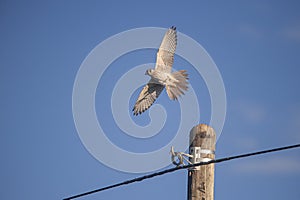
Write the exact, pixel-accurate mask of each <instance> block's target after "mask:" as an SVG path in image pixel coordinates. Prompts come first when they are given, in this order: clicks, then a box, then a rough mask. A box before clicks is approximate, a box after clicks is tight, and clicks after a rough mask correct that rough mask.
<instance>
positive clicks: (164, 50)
mask: <svg viewBox="0 0 300 200" xmlns="http://www.w3.org/2000/svg"><path fill="white" fill-rule="evenodd" d="M176 45H177V32H176V27H174V26H172V27H171V28H169V29H168V31H167V32H166V34H165V36H164V38H163V40H162V42H161V45H160V47H159V50H158V52H157V56H156V65H155V69H156V70H159V71H164V72H171V70H172V65H173V62H174V53H175V50H176Z"/></svg>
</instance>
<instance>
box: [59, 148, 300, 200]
mask: <svg viewBox="0 0 300 200" xmlns="http://www.w3.org/2000/svg"><path fill="white" fill-rule="evenodd" d="M298 147H300V144H296V145H291V146H285V147H280V148H274V149H268V150H264V151H257V152H253V153H247V154H241V155H237V156H231V157H226V158H220V159H215V160H210V161H208V162H200V163H196V164H190V165H184V166H178V167H174V168H170V169H166V170H163V171H159V172H155V173H153V174H149V175H145V176H140V177H137V178H134V179H130V180H127V181H124V182H120V183H116V184H114V185H109V186H107V187H103V188H99V189H95V190H92V191H89V192H85V193H81V194H78V195H74V196H71V197H67V198H65V199H64V200H70V199H75V198H78V197H82V196H86V195H89V194H93V193H96V192H101V191H104V190H108V189H111V188H115V187H119V186H121V185H127V184H130V183H134V182H138V181H142V180H145V179H148V178H153V177H155V176H160V175H163V174H166V173H170V172H174V171H177V170H181V169H186V168H191V167H197V166H202V165H209V164H212V163H221V162H225V161H229V160H234V159H239V158H245V157H250V156H255V155H260V154H266V153H271V152H275V151H283V150H287V149H293V148H298Z"/></svg>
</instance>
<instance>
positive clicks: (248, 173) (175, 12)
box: [0, 0, 300, 200]
mask: <svg viewBox="0 0 300 200" xmlns="http://www.w3.org/2000/svg"><path fill="white" fill-rule="evenodd" d="M299 8H300V5H299V2H297V1H259V0H255V1H226V2H224V1H214V2H207V1H188V2H183V1H181V2H174V1H163V2H161V1H145V2H142V1H128V2H117V1H103V2H101V1H76V2H75V1H44V2H41V1H1V2H0V27H1V28H0V36H1V37H0V44H1V45H0V58H1V67H0V77H1V78H0V82H1V84H0V93H1V101H0V102H1V103H0V106H1V112H0V121H1V126H0V133H1V134H0V156H1V167H0V184H1V192H0V198H1V199H49V200H50V199H61V198H63V197H67V196H70V195H74V194H77V193H81V192H85V191H88V190H91V189H95V188H99V187H104V186H107V185H110V184H114V183H116V182H120V181H123V180H126V179H131V178H134V177H136V176H140V175H143V174H132V173H124V172H120V171H117V170H114V169H111V168H109V167H107V166H105V165H104V164H102V163H101V162H99V161H98V160H97V159H95V158H94V157H93V156H92V155H91V154H90V153H89V152H88V151H87V149H86V148H85V147H84V145H83V144H82V142H81V140H80V138H79V136H78V133H77V130H76V127H75V124H74V120H73V113H72V91H73V84H74V81H75V78H76V74H77V72H78V70H79V68H80V65H81V64H82V62H83V61H84V59H85V58H86V57H87V55H88V54H89V53H90V52H91V51H92V49H94V48H95V47H96V46H97V45H98V44H99V43H100V42H102V41H104V40H105V39H107V38H108V37H110V36H112V35H114V34H117V33H120V32H122V31H126V30H129V29H132V28H138V27H164V28H168V27H170V26H172V25H175V26H177V27H178V30H179V31H180V32H182V33H184V34H186V35H188V36H190V37H192V38H193V39H194V40H196V41H197V42H198V43H200V44H201V45H202V46H203V47H204V48H205V49H206V51H207V52H208V53H209V54H210V56H211V57H212V59H213V60H214V62H215V63H216V65H217V66H218V69H219V71H220V73H221V75H222V78H223V81H224V85H225V89H226V96H227V115H226V121H225V125H224V128H223V131H222V134H221V136H220V137H219V140H218V143H217V151H216V157H217V158H221V157H225V156H229V155H236V154H240V153H245V152H251V151H257V150H263V149H267V148H273V147H278V146H284V145H290V144H295V143H299V142H300V133H299V129H300V103H299V102H300V94H299V89H298V87H299V85H300V80H299V77H298V76H299V73H300V69H299V66H300V58H299V52H300V13H299ZM179 42H180V41H179ZM154 58H155V51H154V50H145V51H141V52H135V53H134V52H133V53H129V54H128V55H127V54H126V55H124V56H123V57H121V58H120V59H119V60H117V61H116V62H114V63H113V64H112V66H111V67H110V68H109V69H108V70H107V71H106V72H105V74H104V76H103V79H102V81H103V80H110V82H107V84H106V85H104V86H102V85H99V86H98V88H97V94H96V108H97V115H98V119H100V120H102V121H101V123H102V124H104V126H105V129H106V130H107V132H110V133H111V134H109V135H108V136H107V137H109V138H110V139H111V140H112V141H113V142H114V144H116V145H118V146H120V147H122V148H124V149H127V150H130V151H134V152H145V151H147V150H155V149H157V148H160V147H161V146H162V145H164V143H165V142H166V141H169V140H170V138H172V134H173V132H174V131H176V126H177V124H176V123H177V121H178V119H177V118H176V113H177V114H178V113H179V111H178V105H177V104H176V102H170V101H169V100H168V99H167V96H166V94H165V93H164V92H163V94H162V96H161V97H160V99H159V100H158V101H157V102H158V103H160V104H161V105H163V106H164V107H165V109H166V110H167V111H168V112H171V114H169V116H175V117H172V118H171V119H169V118H168V120H171V121H167V122H166V126H165V127H164V129H163V130H162V132H161V133H160V134H159V135H157V138H156V137H153V138H150V139H149V140H141V139H136V138H130V137H128V136H127V135H125V134H124V133H123V132H122V130H120V129H119V128H118V127H117V126H116V124H115V122H114V121H113V119H112V117H111V113H110V110H109V107H108V106H109V104H108V103H109V98H110V96H111V93H110V92H111V87H112V86H111V85H112V84H114V81H116V80H115V79H117V77H120V76H121V75H122V74H123V73H125V72H126V70H129V69H130V67H131V66H136V65H139V64H143V63H149V62H154ZM175 62H177V64H176V65H177V66H175V67H176V68H178V69H179V68H180V69H182V68H185V67H186V68H187V69H188V70H190V71H192V68H191V67H190V66H188V64H187V63H185V61H184V60H181V59H180V58H176V57H175ZM185 64H186V66H185ZM121 65H122V66H123V65H124V68H122V69H121ZM118 67H119V68H118ZM110 76H112V77H114V78H113V79H110ZM194 76H195V75H193V73H191V80H190V81H191V84H193V87H195V89H196V90H197V91H199V92H197V97H198V98H199V101H200V106H201V108H200V111H201V121H200V122H201V123H208V121H209V119H210V109H209V108H210V100H209V94H208V91H207V89H206V88H205V83H204V82H203V80H202V79H201V77H200V78H198V79H197V78H193V77H194ZM100 83H101V81H100ZM137 94H138V91H136V92H135V93H134V94H133V97H132V99H131V101H130V103H131V104H132V103H133V101H134V98H135V97H136V96H137ZM183 99H184V97H183ZM105 105H107V106H105ZM130 106H132V105H130ZM130 106H129V107H130ZM172 106H173V107H174V109H173V108H172V111H170V110H171V107H172ZM128 109H130V108H128ZM174 113H175V114H174ZM106 116H107V117H106ZM133 120H134V121H135V122H136V123H137V124H140V125H146V124H147V123H148V122H149V116H148V115H147V114H146V115H143V116H141V118H133ZM173 120H174V122H173ZM176 120H177V121H176ZM195 125H196V124H195ZM191 128H192V127H191ZM103 153H109V152H103ZM116 159H118V157H116ZM169 167H171V166H169ZM299 180H300V156H299V150H289V151H285V152H280V153H274V154H269V155H265V156H258V157H253V158H247V159H242V160H236V161H230V162H227V163H221V164H217V165H216V179H215V199H244V200H248V199H249V200H250V199H254V198H255V199H274V200H277V199H299V197H300V191H299V189H298V184H299ZM186 188H187V173H186V171H178V172H176V173H172V174H168V175H164V176H162V177H157V178H154V179H150V180H147V181H143V182H140V183H136V184H132V185H128V186H126V187H120V188H117V189H113V190H108V191H105V192H102V193H98V194H94V195H91V196H87V197H85V198H82V199H119V198H125V199H141V198H142V199H146V200H147V199H153V198H155V199H185V198H186Z"/></svg>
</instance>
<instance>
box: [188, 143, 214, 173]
mask: <svg viewBox="0 0 300 200" xmlns="http://www.w3.org/2000/svg"><path fill="white" fill-rule="evenodd" d="M201 154H215V152H214V151H212V150H209V149H201V147H191V148H190V155H191V159H190V161H191V163H192V164H196V163H200V162H208V161H210V160H212V159H210V158H203V157H202V156H201ZM190 170H200V166H197V167H193V168H191V169H190Z"/></svg>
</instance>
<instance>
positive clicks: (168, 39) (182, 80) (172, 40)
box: [132, 26, 188, 115]
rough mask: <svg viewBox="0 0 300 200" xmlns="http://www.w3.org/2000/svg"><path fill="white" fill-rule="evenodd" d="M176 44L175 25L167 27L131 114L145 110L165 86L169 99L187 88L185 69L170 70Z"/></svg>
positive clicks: (173, 98) (172, 98)
mask: <svg viewBox="0 0 300 200" xmlns="http://www.w3.org/2000/svg"><path fill="white" fill-rule="evenodd" d="M176 45H177V32H176V27H174V26H172V27H171V28H169V29H168V30H167V32H166V34H165V36H164V38H163V40H162V43H161V45H160V47H159V49H158V52H157V55H156V64H155V68H154V69H148V70H147V71H146V73H145V75H149V76H150V77H151V79H150V81H149V82H148V83H147V84H146V85H145V86H144V88H143V90H142V91H141V93H140V95H139V97H138V99H137V101H136V103H135V105H134V108H133V110H132V111H133V114H134V115H138V114H142V113H143V112H144V111H146V110H147V109H148V108H150V106H151V105H152V104H153V103H154V101H155V100H156V99H157V98H158V96H159V95H160V93H161V92H162V91H163V89H164V88H166V91H167V94H168V96H169V98H170V99H171V100H177V99H178V97H179V96H181V95H183V94H184V92H185V91H187V89H188V82H187V80H188V74H187V73H186V70H180V71H176V72H172V65H173V62H174V53H175V49H176Z"/></svg>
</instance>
